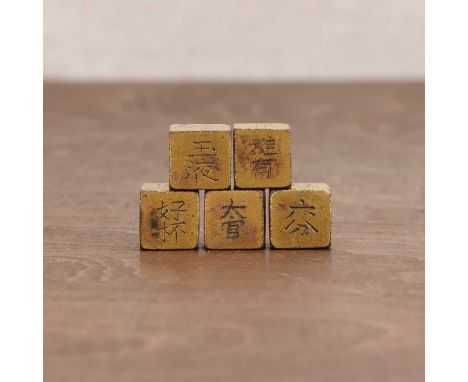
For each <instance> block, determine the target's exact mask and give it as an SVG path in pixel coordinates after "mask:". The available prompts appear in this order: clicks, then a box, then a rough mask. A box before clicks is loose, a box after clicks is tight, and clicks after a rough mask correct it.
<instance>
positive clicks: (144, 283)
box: [44, 84, 424, 382]
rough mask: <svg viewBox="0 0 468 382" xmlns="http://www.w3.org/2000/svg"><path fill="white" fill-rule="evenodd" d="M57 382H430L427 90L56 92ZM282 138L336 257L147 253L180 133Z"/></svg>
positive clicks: (49, 255) (50, 181) (53, 271)
mask: <svg viewBox="0 0 468 382" xmlns="http://www.w3.org/2000/svg"><path fill="white" fill-rule="evenodd" d="M44 109H45V110H44V138H45V148H44V182H45V183H44V184H45V186H44V187H45V190H44V215H45V220H44V227H45V239H44V243H45V244H44V245H45V259H44V336H45V337H44V352H45V353H44V355H45V365H44V371H45V380H47V381H48V382H52V381H57V382H59V381H60V382H63V381H67V382H73V381H77V382H83V381H112V382H120V381H122V382H128V381H152V382H153V381H191V382H194V381H204V382H206V381H372V382H374V381H379V382H382V381H399V382H401V381H411V382H414V381H422V380H423V378H424V86H423V85H422V84H394V85H390V84H381V85H378V84H349V85H340V84H333V85H325V84H321V85H293V84H291V85H287V84H285V85H268V84H263V85H260V84H259V85H242V84H239V85H237V84H226V85H222V84H216V85H209V84H191V85H184V84H151V85H142V84H140V85H138V84H135V85H132V84H127V85H117V84H115V85H114V84H106V85H93V84H87V85H72V84H46V85H45V88H44ZM257 121H259V122H285V123H289V124H290V125H291V129H292V145H293V148H292V149H293V181H295V182H325V183H328V184H329V185H330V187H331V189H332V202H333V234H332V247H331V248H330V249H327V250H302V251H297V250H292V251H286V250H282V251H279V250H268V249H267V250H264V251H263V250H262V251H204V250H199V251H198V252H196V251H190V252H183V251H174V252H140V248H139V238H138V213H139V212H138V210H139V204H138V195H139V188H140V185H141V183H143V182H167V179H168V152H167V150H168V126H169V124H171V123H197V122H198V123H203V122H205V123H228V124H232V123H234V122H257Z"/></svg>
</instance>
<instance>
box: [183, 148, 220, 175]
mask: <svg viewBox="0 0 468 382" xmlns="http://www.w3.org/2000/svg"><path fill="white" fill-rule="evenodd" d="M192 143H193V145H194V147H193V149H192V151H190V153H189V154H188V155H187V170H186V174H185V176H184V179H189V178H190V177H194V178H195V182H196V183H198V178H199V176H201V177H204V178H206V179H209V180H211V181H212V182H217V181H218V180H219V177H217V176H216V175H215V173H216V172H217V171H219V170H220V165H219V159H218V154H217V152H216V148H215V147H214V146H213V144H212V143H211V141H209V140H207V141H193V142H192Z"/></svg>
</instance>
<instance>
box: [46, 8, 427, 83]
mask: <svg viewBox="0 0 468 382" xmlns="http://www.w3.org/2000/svg"><path fill="white" fill-rule="evenodd" d="M44 4H45V11H44V12H45V13H44V16H45V19H44V28H45V30H44V49H45V51H44V74H45V77H46V79H50V80H132V79H133V80H135V79H136V80H146V79H150V80H222V81H235V80H253V81H263V80H265V81H270V80H275V81H288V80H294V81H296V80H299V81H301V80H306V81H317V80H327V81H330V80H331V81H334V80H421V79H423V78H424V2H423V0H68V1H63V0H45V3H44Z"/></svg>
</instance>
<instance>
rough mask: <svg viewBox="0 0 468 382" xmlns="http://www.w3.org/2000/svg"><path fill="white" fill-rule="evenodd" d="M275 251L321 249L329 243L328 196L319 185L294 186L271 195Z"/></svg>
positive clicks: (271, 226) (329, 208)
mask: <svg viewBox="0 0 468 382" xmlns="http://www.w3.org/2000/svg"><path fill="white" fill-rule="evenodd" d="M270 241H271V246H272V247H274V248H324V247H328V246H330V241H331V193H330V188H329V187H328V186H327V185H326V184H322V183H293V184H292V188H291V189H289V190H277V191H272V192H271V195H270Z"/></svg>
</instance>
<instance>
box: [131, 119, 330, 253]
mask: <svg viewBox="0 0 468 382" xmlns="http://www.w3.org/2000/svg"><path fill="white" fill-rule="evenodd" d="M232 152H233V155H232ZM232 162H234V163H233V165H232ZM232 174H233V176H232ZM231 178H233V183H234V187H232V185H231V183H232V182H231ZM266 189H269V190H270V193H269V195H270V197H269V232H270V243H271V246H272V247H273V248H323V247H328V246H329V245H330V241H331V194H330V189H329V187H328V186H327V185H326V184H320V183H291V138H290V129H289V126H288V125H286V124H280V123H253V124H250V123H249V124H235V125H234V128H233V129H231V127H230V126H229V125H218V124H211V125H208V124H190V125H172V126H171V127H170V129H169V184H167V183H145V184H143V186H142V188H141V193H140V245H141V248H142V249H151V250H166V249H195V248H197V247H198V241H199V240H198V236H199V222H200V216H201V213H200V202H199V191H200V190H205V199H204V214H203V215H204V232H205V236H204V238H205V240H204V245H205V247H206V248H207V249H261V248H264V247H265V216H266V213H265V210H266V203H265V190H266Z"/></svg>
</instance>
